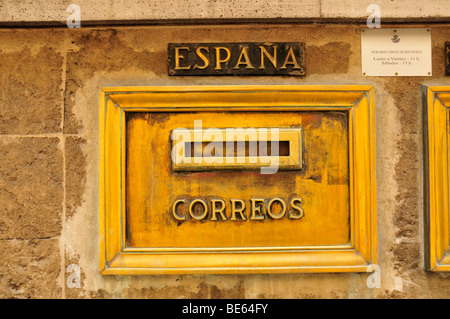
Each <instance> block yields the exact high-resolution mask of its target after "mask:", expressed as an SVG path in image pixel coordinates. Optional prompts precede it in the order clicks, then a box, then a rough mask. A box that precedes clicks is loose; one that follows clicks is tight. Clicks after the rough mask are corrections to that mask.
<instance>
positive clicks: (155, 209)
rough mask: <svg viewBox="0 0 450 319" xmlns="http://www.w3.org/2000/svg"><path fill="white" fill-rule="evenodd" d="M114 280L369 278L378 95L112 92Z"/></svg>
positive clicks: (108, 162)
mask: <svg viewBox="0 0 450 319" xmlns="http://www.w3.org/2000/svg"><path fill="white" fill-rule="evenodd" d="M99 120H100V121H99V130H100V135H99V144H100V151H99V154H100V210H99V211H100V217H99V220H100V271H101V273H102V274H114V275H118V274H188V273H189V274H194V273H195V274H197V273H201V274H202V273H275V272H285V273H287V272H366V271H370V270H371V269H372V264H375V263H376V262H377V223H376V165H375V103H374V94H373V89H372V87H371V86H271V85H269V86H262V85H257V86H183V87H113V88H102V89H101V91H100V108H99Z"/></svg>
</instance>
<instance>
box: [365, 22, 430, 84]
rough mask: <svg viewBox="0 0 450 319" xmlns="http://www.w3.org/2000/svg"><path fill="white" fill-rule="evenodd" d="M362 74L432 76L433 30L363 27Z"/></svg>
mask: <svg viewBox="0 0 450 319" xmlns="http://www.w3.org/2000/svg"><path fill="white" fill-rule="evenodd" d="M361 64H362V75H363V76H431V29H429V28H398V29H361Z"/></svg>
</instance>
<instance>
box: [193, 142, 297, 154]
mask: <svg viewBox="0 0 450 319" xmlns="http://www.w3.org/2000/svg"><path fill="white" fill-rule="evenodd" d="M185 147H186V154H187V156H188V157H213V156H222V157H223V156H225V157H236V156H239V157H249V156H289V155H290V152H289V147H290V142H289V141H279V142H275V141H252V142H249V141H241V142H239V141H237V142H187V143H186V144H185ZM276 148H278V152H277V150H276ZM272 149H273V151H272Z"/></svg>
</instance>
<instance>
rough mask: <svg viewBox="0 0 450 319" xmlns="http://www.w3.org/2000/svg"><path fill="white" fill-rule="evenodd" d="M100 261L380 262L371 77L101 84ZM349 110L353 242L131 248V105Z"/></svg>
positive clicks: (155, 267) (348, 266) (280, 265)
mask: <svg viewBox="0 0 450 319" xmlns="http://www.w3.org/2000/svg"><path fill="white" fill-rule="evenodd" d="M99 98H100V103H99V175H100V176H99V192H100V196H99V248H100V249H99V251H100V256H99V257H100V258H99V269H100V273H101V274H104V275H137V274H208V273H214V274H224V273H298V272H305V273H306V272H309V273H323V272H371V271H373V270H374V268H373V266H372V265H373V264H376V263H377V218H376V217H377V210H376V162H375V159H376V153H375V102H374V89H373V87H372V86H370V85H311V86H310V85H247V86H158V87H157V86H152V87H103V88H101V89H100V93H99ZM250 110H251V111H260V112H265V111H279V112H283V111H346V112H348V116H349V121H348V123H349V128H348V132H349V175H350V176H349V177H350V178H349V183H350V187H349V191H350V196H349V198H350V205H349V206H350V221H349V223H350V242H349V243H348V244H345V245H330V246H299V247H231V248H229V247H228V248H220V247H219V248H201V247H199V248H176V247H171V248H134V247H126V244H125V243H126V238H125V225H126V223H125V216H126V211H125V209H126V205H125V194H126V192H125V156H126V153H125V145H126V144H125V143H126V125H125V124H126V122H125V121H126V116H125V115H126V112H168V111H170V112H189V111H250Z"/></svg>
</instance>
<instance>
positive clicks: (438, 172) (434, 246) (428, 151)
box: [424, 86, 450, 271]
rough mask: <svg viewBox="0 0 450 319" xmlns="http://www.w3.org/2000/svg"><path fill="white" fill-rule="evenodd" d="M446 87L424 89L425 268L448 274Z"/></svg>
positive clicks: (449, 106)
mask: <svg viewBox="0 0 450 319" xmlns="http://www.w3.org/2000/svg"><path fill="white" fill-rule="evenodd" d="M449 112H450V87H449V86H429V87H424V114H425V116H424V149H425V156H424V172H425V174H424V175H425V191H424V198H425V239H426V240H425V241H426V245H425V247H426V252H425V266H426V269H427V270H430V271H450V249H449V243H450V232H449V217H450V216H449V214H450V207H449V200H450V193H449V172H450V171H449V159H450V157H449V150H450V148H449V146H450V145H449V137H450V130H449V119H450V117H449V115H450V114H449Z"/></svg>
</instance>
